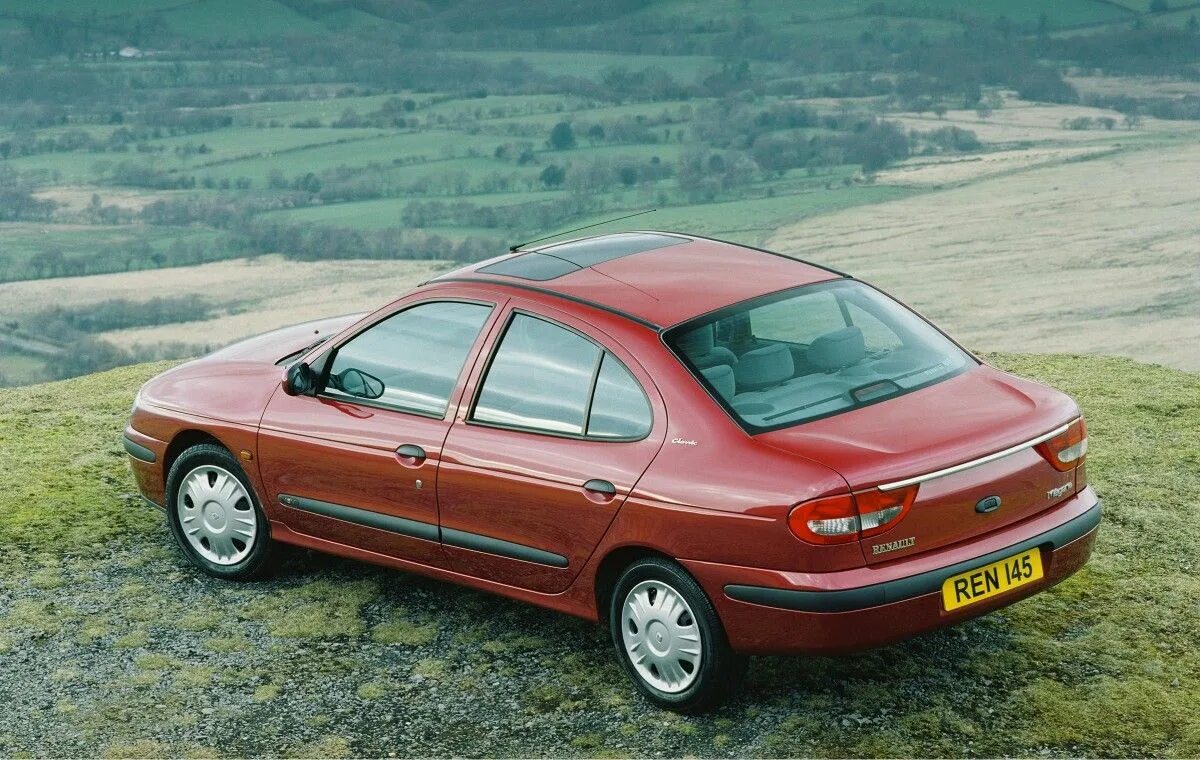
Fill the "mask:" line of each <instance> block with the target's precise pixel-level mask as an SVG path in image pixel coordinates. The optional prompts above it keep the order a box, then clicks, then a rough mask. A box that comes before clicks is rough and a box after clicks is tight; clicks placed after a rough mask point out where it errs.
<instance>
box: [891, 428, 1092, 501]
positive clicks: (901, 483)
mask: <svg viewBox="0 0 1200 760" xmlns="http://www.w3.org/2000/svg"><path fill="white" fill-rule="evenodd" d="M1076 419H1078V418H1076ZM1074 422H1075V420H1071V422H1067V423H1064V424H1062V425H1059V426H1058V427H1056V428H1054V429H1053V430H1051V431H1050V432H1048V433H1042V434H1041V435H1039V436H1037V437H1035V438H1030V439H1029V440H1028V441H1024V442H1023V443H1018V444H1017V445H1016V446H1009V447H1008V448H1007V449H1001V450H1000V451H997V452H994V453H991V454H985V455H984V456H981V457H979V458H977V459H972V460H970V461H968V462H962V463H961V464H956V465H951V466H950V467H945V468H943V469H940V470H934V471H933V472H927V473H925V474H924V475H916V476H913V477H911V478H905V479H904V480H894V481H892V482H891V483H882V484H880V485H879V486H876V487H877V488H878V489H879V490H880V491H894V490H896V489H897V488H904V487H905V486H912V485H916V484H917V483H924V482H925V481H927V480H933V479H935V478H944V477H946V476H947V475H953V474H955V473H958V472H962V471H964V470H970V469H971V468H973V467H979V466H980V465H985V464H988V463H989V462H995V461H996V460H997V459H1003V458H1004V457H1007V456H1011V455H1013V454H1016V453H1017V452H1018V451H1024V450H1025V449H1028V448H1032V447H1034V446H1037V445H1038V444H1039V443H1043V442H1045V441H1048V440H1050V439H1051V438H1053V437H1054V436H1056V435H1062V434H1063V433H1065V432H1067V428H1069V427H1071V425H1072V424H1074Z"/></svg>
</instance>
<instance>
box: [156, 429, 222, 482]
mask: <svg viewBox="0 0 1200 760" xmlns="http://www.w3.org/2000/svg"><path fill="white" fill-rule="evenodd" d="M201 443H211V444H213V445H214V446H220V447H221V448H223V449H225V450H226V451H229V447H228V446H226V445H225V444H224V443H222V442H221V440H220V439H219V438H217V437H216V436H215V435H213V434H212V433H210V432H208V431H206V430H199V429H197V428H187V429H184V430H181V431H179V432H178V433H176V434H175V437H174V438H172V439H171V442H170V443H169V444H167V451H166V453H165V454H163V484H164V486H165V485H166V482H167V477H168V476H169V475H170V474H171V466H172V465H173V464H175V460H176V459H178V458H179V455H180V454H182V453H183V452H185V451H187V450H188V449H190V448H191V447H193V446H196V445H199V444H201ZM231 453H232V452H231Z"/></svg>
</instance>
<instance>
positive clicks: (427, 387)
mask: <svg viewBox="0 0 1200 760" xmlns="http://www.w3.org/2000/svg"><path fill="white" fill-rule="evenodd" d="M491 310H492V307H491V306H487V305H484V304H476V303H460V302H455V301H439V302H436V303H426V304H421V305H418V306H414V307H412V308H411V309H406V310H404V311H402V312H399V313H397V314H394V315H392V316H390V317H388V318H387V319H384V320H383V321H381V322H378V323H376V324H375V325H372V326H371V327H368V328H367V329H366V330H364V331H363V332H361V333H359V334H358V335H356V336H355V337H353V338H351V339H350V340H349V341H348V342H347V343H345V344H343V345H342V346H341V347H339V348H338V350H337V353H336V354H335V355H334V357H333V364H332V365H331V367H330V370H329V377H328V379H327V381H326V385H325V390H324V393H325V395H327V396H332V397H334V398H350V399H353V400H355V401H361V400H363V399H364V398H365V399H368V400H371V401H373V402H374V403H378V404H380V405H382V406H387V407H391V408H395V409H398V410H400V411H407V412H416V413H418V414H427V415H432V416H438V417H441V416H442V415H444V414H445V413H446V407H447V405H448V404H449V403H450V394H451V393H452V392H453V391H454V384H455V382H456V381H457V380H458V376H459V373H461V372H462V368H463V364H465V363H466V360H467V355H468V354H469V353H470V351H471V346H472V345H474V343H475V339H476V337H478V335H479V331H480V329H481V328H482V327H483V323H484V322H486V321H487V318H488V314H489V313H490V312H491ZM356 373H357V374H356ZM364 377H365V378H366V380H365V381H364V380H363V378H364Z"/></svg>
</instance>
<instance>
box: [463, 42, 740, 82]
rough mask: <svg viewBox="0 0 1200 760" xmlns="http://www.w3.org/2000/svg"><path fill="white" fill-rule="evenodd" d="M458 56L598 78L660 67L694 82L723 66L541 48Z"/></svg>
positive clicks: (703, 60)
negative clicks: (620, 71) (515, 62)
mask: <svg viewBox="0 0 1200 760" xmlns="http://www.w3.org/2000/svg"><path fill="white" fill-rule="evenodd" d="M456 55H461V56H464V57H467V58H478V59H480V60H484V61H491V62H493V63H495V62H507V61H511V60H514V59H520V60H522V61H524V62H525V63H527V64H529V65H530V66H532V67H533V68H534V69H537V70H539V71H542V72H543V73H548V74H555V75H561V76H577V77H585V78H589V79H590V78H595V77H599V76H601V75H603V74H604V73H605V72H607V71H608V70H610V69H615V68H619V69H627V70H631V71H636V70H638V69H647V68H660V69H663V70H664V71H667V72H670V73H671V75H672V76H674V77H675V78H677V79H679V80H680V81H683V82H692V81H694V80H695V79H696V78H697V77H701V76H704V75H705V74H708V73H711V72H712V71H714V70H716V69H719V68H720V67H721V62H720V61H719V60H718V59H716V58H711V57H707V56H697V55H669V56H668V55H622V54H620V53H590V52H570V53H566V52H563V53H559V52H554V51H538V50H500V51H491V50H487V51H459V52H457V53H456Z"/></svg>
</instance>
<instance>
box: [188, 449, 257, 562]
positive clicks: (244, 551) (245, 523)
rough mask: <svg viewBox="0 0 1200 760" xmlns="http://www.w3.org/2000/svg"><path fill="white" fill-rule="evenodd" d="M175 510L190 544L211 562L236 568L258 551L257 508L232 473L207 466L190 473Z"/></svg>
mask: <svg viewBox="0 0 1200 760" xmlns="http://www.w3.org/2000/svg"><path fill="white" fill-rule="evenodd" d="M175 509H176V511H177V512H178V513H179V524H180V526H181V527H182V528H183V535H185V536H187V540H188V543H189V544H191V546H192V548H193V549H195V550H196V553H197V554H199V555H200V556H201V557H204V558H205V559H206V560H208V561H209V562H213V563H215V564H218V565H236V564H237V563H239V562H241V561H242V560H244V559H245V558H246V555H248V554H249V553H250V550H251V549H253V548H254V538H255V536H257V535H258V517H257V515H256V514H255V512H254V505H253V504H252V503H251V502H250V495H249V494H247V493H246V489H245V488H243V487H242V483H241V481H239V480H238V479H237V478H235V477H234V476H233V474H232V473H230V472H229V471H228V470H225V469H222V468H220V467H215V466H213V465H207V464H206V465H201V466H200V467H197V468H196V469H194V470H192V471H191V472H189V473H188V474H187V475H185V476H184V478H183V482H181V483H180V484H179V493H178V494H177V498H176V500H175Z"/></svg>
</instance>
